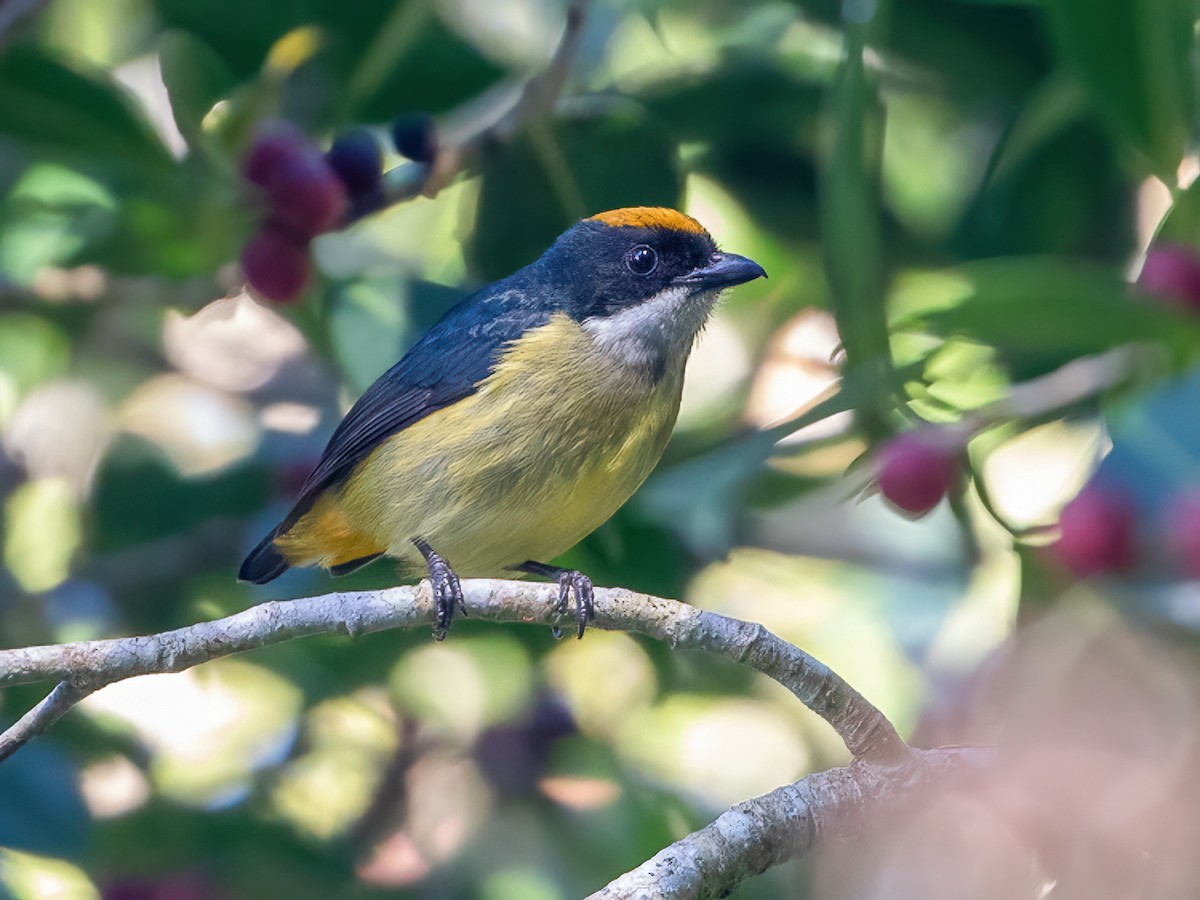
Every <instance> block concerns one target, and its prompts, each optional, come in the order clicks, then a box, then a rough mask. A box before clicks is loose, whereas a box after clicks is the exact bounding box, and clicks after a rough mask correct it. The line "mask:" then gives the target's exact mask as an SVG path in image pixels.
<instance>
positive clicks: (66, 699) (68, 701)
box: [0, 681, 96, 762]
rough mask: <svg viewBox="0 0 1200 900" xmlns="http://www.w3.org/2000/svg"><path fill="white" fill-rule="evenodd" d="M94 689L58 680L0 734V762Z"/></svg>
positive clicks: (63, 714)
mask: <svg viewBox="0 0 1200 900" xmlns="http://www.w3.org/2000/svg"><path fill="white" fill-rule="evenodd" d="M95 690H96V688H93V687H85V686H82V685H77V684H74V683H72V682H70V681H60V682H59V683H58V684H57V685H55V686H54V690H52V691H51V692H50V693H49V694H47V695H46V697H45V698H44V699H43V700H42V702H41V703H39V704H38V705H37V706H35V707H34V708H33V709H31V710H30V711H29V712H27V713H25V715H23V716H21V718H20V719H18V720H17V722H16V724H15V725H13V726H12V727H11V728H9V729H7V730H6V731H5V732H4V734H0V762H2V761H4V760H6V759H8V758H9V757H10V756H12V755H13V754H14V753H16V752H17V751H18V750H20V749H21V748H22V747H24V746H25V745H26V744H27V743H29V741H30V740H32V739H33V738H35V737H37V736H38V735H39V734H41V733H42V732H43V731H45V730H46V729H47V728H49V727H50V726H51V725H53V724H54V723H55V722H57V721H58V720H59V719H61V718H62V717H63V716H65V715H66V714H67V713H68V712H70V711H71V708H72V707H73V706H74V705H75V704H76V703H78V702H79V701H80V700H82V699H83V698H84V697H86V696H87V695H88V694H91V693H93V692H94V691H95Z"/></svg>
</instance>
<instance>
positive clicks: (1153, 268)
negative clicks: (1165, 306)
mask: <svg viewBox="0 0 1200 900" xmlns="http://www.w3.org/2000/svg"><path fill="white" fill-rule="evenodd" d="M1137 287H1138V290H1139V291H1141V292H1143V293H1147V294H1155V295H1157V296H1159V297H1162V298H1163V299H1165V300H1167V301H1169V302H1171V303H1172V304H1173V305H1175V306H1180V307H1184V308H1189V309H1198V308H1200V257H1197V255H1196V251H1194V250H1193V249H1192V248H1191V247H1188V246H1185V245H1183V244H1158V245H1155V246H1153V247H1151V248H1150V249H1149V250H1148V251H1147V252H1146V262H1145V263H1144V264H1143V265H1142V271H1141V274H1139V275H1138V280H1137Z"/></svg>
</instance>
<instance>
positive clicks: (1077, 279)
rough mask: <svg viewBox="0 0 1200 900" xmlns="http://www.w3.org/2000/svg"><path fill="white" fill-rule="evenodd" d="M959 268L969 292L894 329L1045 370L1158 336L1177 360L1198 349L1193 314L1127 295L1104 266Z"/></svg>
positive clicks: (1198, 327)
mask: <svg viewBox="0 0 1200 900" xmlns="http://www.w3.org/2000/svg"><path fill="white" fill-rule="evenodd" d="M957 272H958V274H960V275H961V276H962V277H964V278H965V279H966V280H967V281H968V282H970V284H971V287H972V290H971V293H970V294H969V295H968V296H966V297H965V298H963V300H962V301H961V302H960V303H958V304H957V305H955V306H952V307H949V308H945V309H938V310H932V311H928V312H924V313H920V314H918V315H917V316H916V317H915V318H914V319H912V320H908V321H907V322H903V323H897V325H896V327H897V328H898V329H906V328H912V327H919V328H924V329H927V330H928V331H929V332H931V333H933V334H936V335H939V336H942V337H948V336H951V335H957V336H961V337H966V338H969V339H971V340H974V341H978V342H979V343H982V344H986V345H989V346H992V347H995V348H997V349H998V350H999V351H1000V352H1001V353H1002V354H1003V355H1005V356H1006V358H1008V359H1009V361H1010V362H1012V361H1014V360H1015V361H1018V362H1020V363H1021V364H1025V365H1032V364H1036V365H1037V366H1038V367H1039V368H1042V369H1043V370H1048V369H1050V368H1056V367H1057V366H1059V365H1062V364H1063V363H1065V362H1067V361H1069V360H1071V359H1073V358H1075V357H1077V356H1083V355H1086V354H1089V353H1099V352H1101V351H1103V350H1107V349H1109V348H1111V347H1116V346H1119V345H1121V344H1126V343H1129V342H1130V341H1139V340H1150V341H1160V342H1162V343H1163V344H1164V345H1165V346H1167V347H1168V348H1170V349H1171V350H1172V351H1173V352H1174V354H1175V356H1176V359H1177V360H1183V359H1186V358H1188V357H1189V356H1194V355H1195V353H1196V351H1197V348H1200V323H1197V321H1196V320H1195V319H1194V317H1189V316H1187V315H1184V314H1181V313H1179V312H1176V311H1174V310H1171V309H1167V308H1165V307H1163V306H1161V305H1159V304H1157V303H1155V302H1154V301H1152V300H1141V299H1138V298H1136V297H1131V296H1130V294H1129V287H1128V285H1127V284H1126V283H1125V281H1124V279H1122V278H1121V277H1120V276H1119V275H1118V274H1116V273H1115V272H1112V271H1110V270H1106V269H1102V268H1099V267H1096V266H1091V265H1088V264H1084V263H1073V262H1070V261H1066V260H1061V259H1055V258H1052V257H1038V258H1020V259H1004V260H989V261H986V262H977V263H970V264H968V265H965V266H963V267H962V268H961V269H959V270H957ZM1022 374H1023V375H1027V374H1028V373H1027V372H1026V373H1022Z"/></svg>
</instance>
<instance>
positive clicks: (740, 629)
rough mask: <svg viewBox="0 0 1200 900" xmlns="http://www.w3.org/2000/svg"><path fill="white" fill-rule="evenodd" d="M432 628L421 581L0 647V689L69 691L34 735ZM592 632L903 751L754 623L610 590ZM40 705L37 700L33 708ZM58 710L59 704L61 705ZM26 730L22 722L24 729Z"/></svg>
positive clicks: (835, 682)
mask: <svg viewBox="0 0 1200 900" xmlns="http://www.w3.org/2000/svg"><path fill="white" fill-rule="evenodd" d="M463 590H464V592H465V596H466V601H467V606H468V608H469V609H470V611H471V616H472V617H473V618H479V619H485V620H488V621H495V622H545V623H550V622H552V621H553V618H554V617H553V607H554V601H555V599H556V597H557V591H558V588H557V586H554V585H542V584H526V583H523V582H514V581H500V580H483V579H478V580H475V579H471V580H467V581H464V582H463ZM432 622H433V604H432V597H431V595H430V592H429V587H428V584H427V583H426V582H422V583H421V584H420V585H418V586H415V587H412V586H405V587H396V588H390V589H388V590H381V591H361V592H357V593H337V594H327V595H324V596H320V597H305V598H302V599H299V600H287V601H281V600H272V601H269V602H267V603H262V604H260V605H258V606H254V607H251V608H250V609H247V610H244V611H242V612H240V613H236V614H234V615H232V616H227V617H225V618H224V619H217V620H215V621H212V622H201V623H199V624H196V625H189V626H188V627H186V628H178V629H175V630H174V631H166V632H162V633H161V634H155V635H149V636H145V637H130V638H114V639H109V640H99V641H79V642H77V643H73V644H55V645H47V646H41V647H25V648H19V649H13V650H0V687H4V686H8V685H13V684H24V683H28V682H35V681H46V680H51V679H53V680H56V681H60V682H65V683H68V684H69V685H70V686H71V687H70V690H69V691H68V690H64V691H63V693H62V694H61V695H60V696H59V698H58V699H57V701H56V702H55V704H53V706H54V710H55V714H54V717H53V718H52V719H49V720H47V721H45V722H44V724H42V726H41V728H42V729H44V728H45V727H46V726H47V725H49V724H50V722H52V721H53V720H54V719H57V718H58V717H59V716H61V715H62V714H63V713H64V712H66V709H69V708H70V705H73V704H74V703H75V702H78V700H79V699H82V697H83V696H86V694H88V693H91V692H92V691H95V690H98V689H99V688H101V687H103V686H104V685H106V684H111V683H112V682H114V681H120V680H122V679H125V678H132V677H133V676H135V675H147V674H151V673H156V672H181V671H183V670H184V669H189V668H191V667H192V666H195V665H198V664H199V663H202V662H207V661H208V660H211V659H216V658H218V657H222V656H229V655H232V654H234V653H241V652H244V651H246V650H253V649H255V648H258V647H264V646H267V645H268V644H277V643H280V642H282V641H287V640H291V639H292V638H298V637H305V636H307V635H313V634H347V635H350V636H351V637H353V636H355V635H359V634H368V633H370V632H374V631H383V630H386V629H389V628H410V627H412V626H415V625H420V624H430V623H432ZM596 625H597V626H598V627H600V628H604V629H609V630H620V631H634V632H639V633H641V634H645V635H648V636H650V637H654V638H657V639H659V640H663V641H666V642H668V643H669V644H670V645H671V646H672V647H674V648H676V649H684V650H706V651H709V652H712V653H718V654H721V655H722V656H726V657H728V658H730V659H732V660H734V661H735V662H739V663H743V664H745V665H748V666H750V667H752V668H754V669H757V670H758V671H760V672H762V673H763V674H765V675H768V676H769V677H771V678H774V679H775V680H776V681H778V682H779V683H780V684H782V685H784V686H785V687H787V688H788V689H789V690H790V691H791V692H792V693H793V694H795V695H796V696H797V697H798V698H799V699H800V700H801V702H803V703H804V705H805V706H807V707H809V708H810V709H811V710H813V711H814V712H815V713H817V714H818V715H820V716H821V717H822V718H824V719H825V720H826V721H828V722H829V724H830V725H832V726H833V728H834V730H835V731H837V733H838V734H839V735H841V737H842V739H843V740H844V741H845V742H846V746H847V747H848V748H849V749H850V752H851V753H852V754H853V755H854V757H855V758H861V759H870V760H873V761H876V762H881V763H882V762H893V763H894V762H900V761H903V760H905V759H907V758H908V756H909V755H910V753H911V751H910V750H909V748H908V746H907V745H906V744H905V743H904V742H903V741H902V740H901V739H900V737H899V735H897V734H896V730H895V729H894V728H893V727H892V725H891V723H890V722H889V721H888V720H887V718H886V717H885V716H884V715H883V713H881V712H880V711H879V710H878V709H876V708H875V707H874V706H872V705H871V704H870V703H869V702H868V701H867V700H866V699H865V698H864V697H863V696H862V695H861V694H859V693H858V691H856V690H854V688H852V687H851V686H850V685H849V684H847V683H846V682H845V681H844V680H843V679H842V678H840V677H839V676H838V675H836V674H835V673H834V672H833V671H832V670H830V669H829V668H828V667H827V666H825V665H824V664H823V663H821V662H818V661H817V660H815V659H813V658H812V657H811V656H809V655H808V654H807V653H805V652H804V651H803V650H800V649H799V648H797V647H794V646H793V645H791V644H789V643H787V642H786V641H784V640H781V639H780V638H778V637H776V636H775V635H773V634H771V632H769V631H767V629H765V628H764V627H763V626H761V625H758V624H755V623H751V622H742V621H740V620H738V619H730V618H727V617H725V616H721V615H718V614H716V613H711V612H705V611H704V610H700V609H696V608H695V607H693V606H688V605H687V604H685V603H679V602H677V601H675V600H664V599H662V598H660V597H651V596H648V595H646V594H637V593H634V592H633V591H627V590H622V589H616V588H608V589H598V590H597V591H596ZM56 690H57V689H56ZM76 693H78V696H76ZM52 697H53V695H52ZM71 698H74V699H71ZM49 702H50V698H47V701H44V704H43V705H45V704H46V703H49ZM64 702H67V703H68V705H67V706H66V707H65V708H60V706H61V704H62V703H64ZM30 715H33V714H32V713H31V714H30ZM28 718H29V717H28V716H26V717H25V718H23V719H22V720H21V722H18V723H17V724H16V725H14V726H13V727H12V728H10V729H9V731H8V732H5V734H4V735H0V747H3V746H5V741H6V739H8V738H9V737H10V736H12V735H13V734H14V733H15V734H21V733H24V732H23V731H18V729H20V728H22V727H23V723H26V720H27V719H28ZM28 728H29V725H28V724H25V725H24V729H25V730H26V731H28ZM35 733H37V732H30V733H29V734H28V737H31V736H32V735H33V734H35ZM28 737H26V738H25V740H28ZM22 742H23V741H22ZM13 749H15V747H14V748H13ZM10 752H11V751H10Z"/></svg>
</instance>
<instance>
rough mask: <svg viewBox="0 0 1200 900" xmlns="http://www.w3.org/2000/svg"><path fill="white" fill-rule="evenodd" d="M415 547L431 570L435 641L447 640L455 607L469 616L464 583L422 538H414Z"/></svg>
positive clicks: (430, 581)
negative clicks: (464, 598) (464, 597)
mask: <svg viewBox="0 0 1200 900" xmlns="http://www.w3.org/2000/svg"><path fill="white" fill-rule="evenodd" d="M413 545H414V546H415V547H416V548H417V549H418V550H420V551H421V555H422V556H423V557H425V565H426V566H428V568H429V584H430V586H431V587H432V588H433V608H434V613H435V620H434V626H433V639H434V640H435V641H441V640H445V638H446V632H448V631H449V630H450V620H451V619H452V618H453V617H454V609H455V607H458V609H459V611H460V612H461V613H462V614H463V615H464V616H465V615H466V614H467V604H466V601H465V600H463V589H462V583H461V582H460V581H459V580H458V576H457V575H456V574H454V570H453V569H452V568H450V563H448V562H446V559H445V557H443V556H441V555H440V554H439V553H437V552H436V551H435V550H434V549H433V548H432V547H430V546H429V544H428V543H426V542H425V541H423V540H422V539H421V538H414V539H413Z"/></svg>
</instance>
